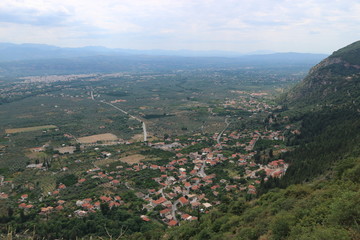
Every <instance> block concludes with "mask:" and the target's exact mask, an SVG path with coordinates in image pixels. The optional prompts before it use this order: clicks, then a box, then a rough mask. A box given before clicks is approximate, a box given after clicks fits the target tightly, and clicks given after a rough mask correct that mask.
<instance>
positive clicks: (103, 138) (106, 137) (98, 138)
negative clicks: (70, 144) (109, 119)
mask: <svg viewBox="0 0 360 240" xmlns="http://www.w3.org/2000/svg"><path fill="white" fill-rule="evenodd" d="M116 140H118V137H117V136H116V135H114V134H112V133H103V134H96V135H91V136H86V137H81V138H78V139H77V141H78V142H79V143H81V144H87V143H96V142H113V141H116Z"/></svg>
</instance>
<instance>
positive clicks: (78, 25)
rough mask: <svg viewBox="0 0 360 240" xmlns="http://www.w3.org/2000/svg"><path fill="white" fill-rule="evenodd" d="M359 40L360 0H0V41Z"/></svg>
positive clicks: (219, 44) (278, 44)
mask: <svg viewBox="0 0 360 240" xmlns="http://www.w3.org/2000/svg"><path fill="white" fill-rule="evenodd" d="M357 40H360V1H359V0H346V1H344V0H1V1H0V42H10V43H41V44H49V45H56V46H61V47H82V46H105V47H109V48H125V49H141V50H145V49H165V50H180V49H188V50H198V51H199V50H201V51H203V50H204V51H205V50H223V51H232V52H239V53H248V52H252V51H258V50H271V51H276V52H308V53H331V52H333V51H335V50H337V49H339V48H341V47H344V46H346V45H348V44H350V43H352V42H355V41H357Z"/></svg>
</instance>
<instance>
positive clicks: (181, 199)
mask: <svg viewBox="0 0 360 240" xmlns="http://www.w3.org/2000/svg"><path fill="white" fill-rule="evenodd" d="M179 201H180V202H181V203H182V204H187V203H189V201H188V200H187V199H186V198H185V197H181V198H179Z"/></svg>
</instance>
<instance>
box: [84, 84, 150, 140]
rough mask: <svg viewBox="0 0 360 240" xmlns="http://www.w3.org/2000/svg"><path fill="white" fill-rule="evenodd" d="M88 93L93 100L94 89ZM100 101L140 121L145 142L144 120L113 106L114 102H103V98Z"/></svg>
mask: <svg viewBox="0 0 360 240" xmlns="http://www.w3.org/2000/svg"><path fill="white" fill-rule="evenodd" d="M90 95H91V99H92V100H94V101H95V98H94V91H93V90H91V92H90ZM100 102H101V103H105V104H107V105H109V106H112V107H113V108H115V109H117V110H119V111H120V112H122V113H124V114H126V115H128V116H129V117H130V118H132V119H134V120H136V121H138V122H140V123H141V124H142V129H143V134H144V142H146V141H147V131H146V124H145V122H144V121H142V120H141V119H140V118H138V117H135V116H133V115H131V114H130V113H128V112H127V111H125V110H123V109H121V108H119V107H117V106H115V105H114V104H112V103H108V102H105V101H104V100H101V101H100Z"/></svg>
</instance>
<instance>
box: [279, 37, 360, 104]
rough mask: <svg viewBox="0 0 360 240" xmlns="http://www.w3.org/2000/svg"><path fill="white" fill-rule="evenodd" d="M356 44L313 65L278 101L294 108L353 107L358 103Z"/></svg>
mask: <svg viewBox="0 0 360 240" xmlns="http://www.w3.org/2000/svg"><path fill="white" fill-rule="evenodd" d="M359 72H360V42H359V41H358V42H355V43H353V44H350V45H349V46H346V47H344V48H341V49H340V50H338V51H335V52H334V53H333V54H332V55H331V56H329V57H328V58H326V59H324V60H323V61H321V62H320V63H319V64H317V65H316V66H314V67H313V68H312V69H311V70H310V72H309V74H308V76H307V77H306V78H305V79H304V81H303V82H301V83H299V84H298V85H297V86H296V87H295V88H293V89H292V90H291V91H289V92H288V93H286V94H285V95H284V96H283V97H282V101H283V102H284V103H286V104H290V105H291V106H296V107H299V106H300V107H305V106H307V107H309V105H311V106H315V107H317V108H318V107H319V106H320V107H321V106H329V105H337V106H338V107H340V108H343V104H346V105H356V104H357V102H359V100H360V74H359Z"/></svg>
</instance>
